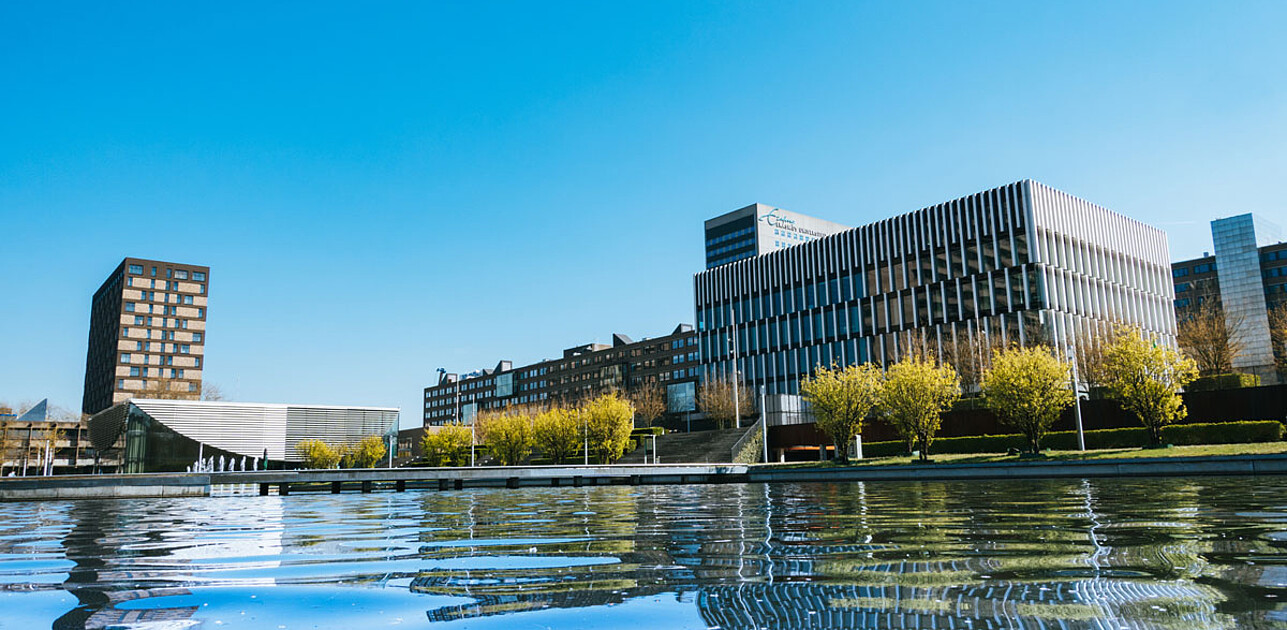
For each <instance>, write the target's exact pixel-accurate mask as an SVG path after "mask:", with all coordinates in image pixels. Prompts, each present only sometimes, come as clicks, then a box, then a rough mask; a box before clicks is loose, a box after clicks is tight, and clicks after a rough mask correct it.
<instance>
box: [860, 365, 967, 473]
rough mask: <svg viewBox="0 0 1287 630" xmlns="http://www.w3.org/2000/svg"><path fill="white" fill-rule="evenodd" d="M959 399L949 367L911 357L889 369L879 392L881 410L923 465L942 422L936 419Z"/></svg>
mask: <svg viewBox="0 0 1287 630" xmlns="http://www.w3.org/2000/svg"><path fill="white" fill-rule="evenodd" d="M960 397H961V381H960V378H959V377H957V375H956V370H954V369H952V366H950V365H946V364H940V363H937V362H935V361H932V360H930V359H926V358H921V357H915V356H910V357H907V358H905V359H903V360H902V361H899V362H898V363H895V364H893V365H891V366H890V367H889V369H888V370H887V371H886V372H885V386H884V387H883V388H882V390H881V395H880V400H881V405H880V406H881V409H882V410H883V411H884V413H885V417H886V418H888V420H889V423H890V424H892V425H893V426H894V429H895V430H897V431H898V432H899V433H900V434H901V435H902V436H903V438H904V439H906V440H908V441H910V442H912V443H913V445H914V446H916V447H917V448H918V449H919V450H920V458H921V460H922V461H924V460H925V459H927V458H928V456H929V447H930V443H931V442H933V441H934V434H936V433H938V429H939V426H941V425H942V424H943V419H942V417H941V416H940V415H939V414H941V413H942V412H943V410H945V409H947V408H948V407H951V406H952V403H954V402H956V399H958V398H960Z"/></svg>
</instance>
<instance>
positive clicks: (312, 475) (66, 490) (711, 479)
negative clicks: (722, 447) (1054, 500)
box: [0, 454, 1287, 501]
mask: <svg viewBox="0 0 1287 630" xmlns="http://www.w3.org/2000/svg"><path fill="white" fill-rule="evenodd" d="M1283 474H1287V454H1274V455H1231V456H1218V457H1157V458H1132V459H1103V460H1080V461H1014V462H998V463H987V464H926V465H917V464H911V465H898V466H892V465H889V466H850V467H835V466H814V467H779V466H773V465H767V466H766V465H746V464H685V465H666V464H662V465H647V464H639V465H614V466H523V467H485V468H393V469H388V468H370V469H359V470H298V471H252V472H222V473H201V474H198V473H190V474H189V473H160V474H132V475H67V476H55V477H25V478H17V479H14V478H6V479H0V501H28V500H41V499H88V498H133V497H171V496H206V495H209V494H210V493H211V488H212V487H216V486H236V485H253V486H257V487H258V489H259V492H260V494H269V492H270V491H271V490H272V489H276V490H277V492H278V494H282V495H285V494H289V493H290V491H291V489H292V487H293V488H294V489H295V490H301V489H305V488H308V489H314V490H316V489H322V490H327V489H329V491H330V492H332V493H339V492H342V491H345V490H350V491H360V492H372V491H374V490H375V489H376V488H377V484H378V486H379V487H381V488H389V487H390V486H391V487H392V489H393V490H395V491H399V492H401V491H403V490H406V489H408V487H420V488H429V489H436V490H459V489H463V488H478V487H503V488H520V487H534V486H542V487H562V486H572V487H579V486H591V485H663V484H690V483H748V482H763V483H808V482H828V481H831V482H834V481H842V482H843V481H953V480H971V479H1068V478H1105V477H1158V476H1162V477H1206V476H1224V475H1283Z"/></svg>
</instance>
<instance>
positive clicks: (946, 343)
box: [931, 330, 1005, 393]
mask: <svg viewBox="0 0 1287 630" xmlns="http://www.w3.org/2000/svg"><path fill="white" fill-rule="evenodd" d="M1004 347H1005V344H1003V343H1002V342H1001V339H1000V338H999V337H994V336H992V335H981V334H979V333H978V332H977V331H975V333H974V334H973V335H970V333H969V332H968V331H965V330H960V331H957V334H956V336H955V337H953V336H952V335H949V334H944V335H943V357H942V360H941V363H946V364H947V365H950V366H952V369H954V370H956V374H957V376H958V377H959V378H960V379H961V391H962V392H966V393H973V392H977V391H979V388H980V387H981V385H982V383H983V374H984V373H985V372H987V371H988V368H989V367H991V366H992V351H993V350H1000V349H1002V348H1004ZM931 358H933V357H931ZM939 362H940V361H935V363H939Z"/></svg>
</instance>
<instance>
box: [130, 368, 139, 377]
mask: <svg viewBox="0 0 1287 630" xmlns="http://www.w3.org/2000/svg"><path fill="white" fill-rule="evenodd" d="M138 375H139V368H136V367H132V368H130V376H138Z"/></svg>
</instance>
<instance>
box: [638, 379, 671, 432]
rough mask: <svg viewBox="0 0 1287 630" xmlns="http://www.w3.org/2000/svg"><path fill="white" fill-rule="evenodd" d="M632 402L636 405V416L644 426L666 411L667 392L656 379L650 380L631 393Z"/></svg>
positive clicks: (650, 423) (650, 424) (649, 424)
mask: <svg viewBox="0 0 1287 630" xmlns="http://www.w3.org/2000/svg"><path fill="white" fill-rule="evenodd" d="M629 398H630V403H631V404H632V405H634V406H635V417H636V418H638V419H639V420H641V421H642V422H643V426H645V427H648V426H652V423H653V421H654V420H656V419H657V418H660V417H661V415H662V414H664V413H666V393H665V392H664V391H662V389H661V385H659V384H658V383H657V382H656V381H648V382H646V383H644V384H642V385H640V386H639V387H638V388H636V389H635V391H634V393H632V394H631V395H630V397H629Z"/></svg>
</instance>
